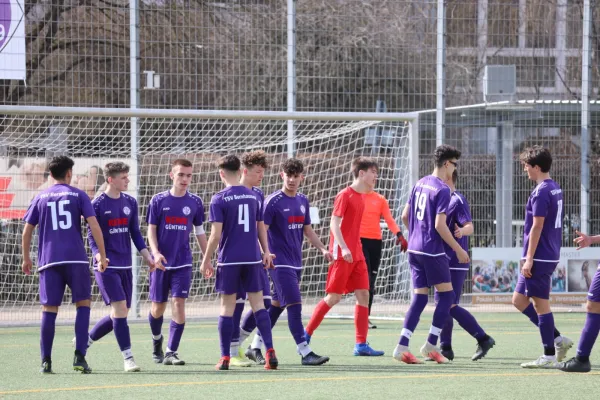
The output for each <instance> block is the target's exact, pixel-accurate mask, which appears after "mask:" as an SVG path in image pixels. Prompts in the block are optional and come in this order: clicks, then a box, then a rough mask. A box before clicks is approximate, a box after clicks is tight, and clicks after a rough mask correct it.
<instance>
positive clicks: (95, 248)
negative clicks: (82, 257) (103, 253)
mask: <svg viewBox="0 0 600 400" xmlns="http://www.w3.org/2000/svg"><path fill="white" fill-rule="evenodd" d="M96 204H97V203H96ZM96 204H92V206H93V207H94V212H95V211H96V207H98V206H97V205H96ZM87 237H88V243H89V244H90V248H91V249H92V254H97V253H98V245H96V241H95V240H94V235H92V230H91V229H90V226H89V225H88V226H87Z"/></svg>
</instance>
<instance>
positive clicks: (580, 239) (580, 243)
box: [573, 230, 592, 250]
mask: <svg viewBox="0 0 600 400" xmlns="http://www.w3.org/2000/svg"><path fill="white" fill-rule="evenodd" d="M575 234H576V235H577V237H576V238H575V239H573V242H575V244H576V245H577V250H581V249H583V248H585V247H589V246H591V245H592V238H591V237H589V236H588V235H586V234H585V233H581V232H579V231H577V230H576V231H575Z"/></svg>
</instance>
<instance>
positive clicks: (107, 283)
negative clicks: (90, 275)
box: [94, 268, 133, 308]
mask: <svg viewBox="0 0 600 400" xmlns="http://www.w3.org/2000/svg"><path fill="white" fill-rule="evenodd" d="M94 275H95V276H96V283H97V284H98V289H100V294H102V299H103V300H104V304H106V305H107V306H108V305H110V304H111V303H113V302H117V301H123V300H125V302H126V303H127V308H131V294H132V291H133V272H132V271H131V268H123V269H117V268H108V269H107V270H106V271H104V272H98V271H95V272H94Z"/></svg>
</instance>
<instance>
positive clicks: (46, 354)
mask: <svg viewBox="0 0 600 400" xmlns="http://www.w3.org/2000/svg"><path fill="white" fill-rule="evenodd" d="M55 268H56V267H51V268H46V269H44V270H42V271H40V282H39V292H40V303H41V304H42V324H41V329H40V354H41V358H42V367H41V369H40V372H41V373H44V374H51V373H52V345H53V343H54V335H55V331H56V315H57V314H58V307H59V306H60V304H61V303H62V298H63V295H64V293H65V287H66V281H65V280H64V279H63V276H62V274H61V273H59V272H58V271H57V270H56V269H55Z"/></svg>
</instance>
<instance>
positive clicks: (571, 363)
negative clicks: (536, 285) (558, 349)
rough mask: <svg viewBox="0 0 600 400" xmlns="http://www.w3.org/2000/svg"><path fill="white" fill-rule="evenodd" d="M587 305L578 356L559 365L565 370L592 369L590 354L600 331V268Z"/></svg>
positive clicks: (589, 291)
mask: <svg viewBox="0 0 600 400" xmlns="http://www.w3.org/2000/svg"><path fill="white" fill-rule="evenodd" d="M586 306H587V307H586V308H587V316H586V319H585V326H584V327H583V331H582V332H581V338H580V339H579V345H578V346H577V356H575V357H573V358H571V359H570V360H568V361H566V362H562V363H560V365H559V368H560V369H561V370H563V371H565V372H589V371H590V370H591V369H592V365H591V363H590V354H591V352H592V348H593V347H594V343H595V342H596V339H597V338H598V332H600V269H598V270H597V271H596V273H595V274H594V279H593V280H592V284H591V285H590V288H589V289H588V301H587V305H586Z"/></svg>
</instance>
